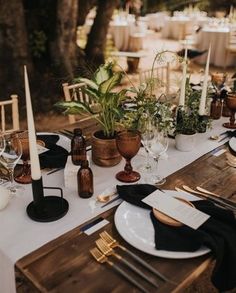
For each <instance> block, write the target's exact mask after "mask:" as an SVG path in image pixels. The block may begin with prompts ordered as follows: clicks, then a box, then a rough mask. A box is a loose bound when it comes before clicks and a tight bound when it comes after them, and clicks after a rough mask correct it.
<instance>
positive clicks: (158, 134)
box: [147, 128, 168, 185]
mask: <svg viewBox="0 0 236 293" xmlns="http://www.w3.org/2000/svg"><path fill="white" fill-rule="evenodd" d="M167 148H168V137H167V135H166V133H164V132H163V131H159V130H158V129H157V128H153V135H152V136H149V139H148V141H147V149H148V152H149V153H150V155H151V156H152V157H153V159H154V161H155V162H156V174H153V175H152V178H151V180H152V182H153V183H154V184H156V185H161V184H164V183H165V182H166V179H165V178H163V177H161V176H160V175H158V171H157V170H158V162H159V159H160V157H161V155H163V154H164V153H165V152H166V150H167Z"/></svg>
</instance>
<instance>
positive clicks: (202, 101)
mask: <svg viewBox="0 0 236 293" xmlns="http://www.w3.org/2000/svg"><path fill="white" fill-rule="evenodd" d="M210 57H211V44H210V46H209V49H208V55H207V62H206V67H205V73H204V80H203V85H202V94H201V99H200V105H199V112H198V113H199V115H205V108H206V97H207V83H208V75H209V66H210Z"/></svg>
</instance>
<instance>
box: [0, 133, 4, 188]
mask: <svg viewBox="0 0 236 293" xmlns="http://www.w3.org/2000/svg"><path fill="white" fill-rule="evenodd" d="M4 149H5V138H4V136H3V135H2V134H1V133H0V156H1V155H2V153H3V151H4ZM2 182H3V179H2V178H0V183H2Z"/></svg>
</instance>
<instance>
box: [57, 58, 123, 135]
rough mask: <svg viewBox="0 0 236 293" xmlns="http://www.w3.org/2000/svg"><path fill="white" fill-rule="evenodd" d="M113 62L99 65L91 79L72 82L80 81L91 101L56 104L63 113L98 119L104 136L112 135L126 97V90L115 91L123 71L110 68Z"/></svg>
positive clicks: (78, 80) (77, 80)
mask: <svg viewBox="0 0 236 293" xmlns="http://www.w3.org/2000/svg"><path fill="white" fill-rule="evenodd" d="M112 68H113V63H112V62H108V63H105V64H104V65H101V66H100V67H99V68H98V69H97V70H96V72H95V73H94V75H93V77H92V79H87V78H78V79H75V80H74V82H82V83H84V84H85V85H86V86H85V87H84V92H85V93H86V94H88V96H89V97H90V98H91V100H92V103H89V102H80V101H71V102H59V103H57V104H56V106H57V107H60V108H62V109H64V110H65V112H64V113H65V114H87V115H91V116H92V117H94V118H95V119H96V120H98V121H99V123H100V125H101V127H102V129H103V133H104V136H106V137H113V136H114V134H115V130H116V126H117V122H118V121H119V120H120V118H121V116H122V112H123V109H122V102H123V101H124V100H125V99H126V95H125V93H126V90H120V91H115V90H114V89H115V87H116V86H117V85H119V84H120V82H121V78H122V75H123V73H122V72H114V71H113V70H112Z"/></svg>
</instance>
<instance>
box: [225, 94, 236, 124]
mask: <svg viewBox="0 0 236 293" xmlns="http://www.w3.org/2000/svg"><path fill="white" fill-rule="evenodd" d="M225 101H226V105H227V107H228V108H229V109H230V111H231V116H230V118H229V122H226V123H224V124H223V126H224V127H226V128H230V129H236V123H235V112H236V92H232V93H229V94H228V96H227V97H226V100H225Z"/></svg>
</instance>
